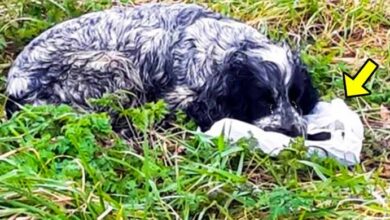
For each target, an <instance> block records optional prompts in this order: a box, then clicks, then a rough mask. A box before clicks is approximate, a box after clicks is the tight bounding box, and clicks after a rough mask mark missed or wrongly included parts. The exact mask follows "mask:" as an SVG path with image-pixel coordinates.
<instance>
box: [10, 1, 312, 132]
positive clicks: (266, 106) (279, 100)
mask: <svg viewBox="0 0 390 220" xmlns="http://www.w3.org/2000/svg"><path fill="white" fill-rule="evenodd" d="M117 90H126V91H129V92H131V93H133V94H135V96H136V98H134V97H132V98H129V100H128V101H127V102H128V103H124V104H126V106H134V105H139V104H142V103H145V102H150V101H155V100H158V99H164V100H165V101H166V102H167V103H168V104H169V107H170V108H171V109H183V110H184V111H185V112H186V113H187V114H188V115H189V116H190V117H192V118H193V119H194V120H195V121H196V122H197V123H198V125H199V126H200V127H201V128H202V129H203V130H204V129H207V128H209V127H210V126H211V125H212V124H213V123H214V122H215V121H216V120H219V119H221V118H224V117H231V118H236V119H240V120H243V121H246V122H250V123H253V124H256V125H258V126H259V127H261V128H264V129H269V130H278V131H281V132H283V133H287V134H291V135H293V133H294V134H295V133H297V132H298V133H302V131H303V128H304V122H303V121H302V117H301V116H302V115H303V114H307V113H309V112H310V111H311V109H312V108H313V107H314V105H315V104H316V102H317V101H318V98H317V93H316V90H315V89H314V88H313V86H312V84H311V80H310V77H309V75H308V74H307V71H306V68H305V67H304V66H303V65H302V63H301V62H300V60H299V57H298V55H297V54H296V53H294V52H292V51H290V49H289V47H288V46H287V45H285V44H277V43H274V42H272V41H270V40H269V39H267V38H266V37H265V36H263V35H261V34H260V33H258V31H256V30H255V29H253V28H252V27H250V26H248V25H246V24H244V23H241V22H239V21H236V20H233V19H230V18H227V17H224V16H222V15H220V14H218V13H215V12H212V11H210V10H208V9H205V8H203V7H200V6H197V5H188V4H174V5H165V4H146V5H142V6H137V7H134V8H113V9H109V10H105V11H101V12H94V13H90V14H86V15H84V16H81V17H79V18H76V19H72V20H69V21H66V22H64V23H61V24H58V25H56V26H55V27H53V28H51V29H49V30H47V31H46V32H44V33H43V34H41V35H40V36H39V37H37V38H36V39H34V40H33V41H32V42H31V43H30V44H29V45H28V46H26V48H25V49H24V50H23V51H22V52H21V53H20V54H19V56H18V57H17V59H16V60H15V62H14V63H13V66H12V68H11V70H10V72H9V74H8V84H7V93H8V95H9V97H10V100H12V101H10V102H8V104H7V113H8V115H11V114H12V113H13V112H14V111H17V109H18V105H16V104H15V103H14V101H15V102H16V103H19V104H21V105H23V104H33V105H41V104H49V103H54V104H58V103H67V104H70V105H72V106H75V107H77V108H81V109H85V110H92V111H93V110H96V109H94V108H93V107H92V106H90V105H89V104H88V103H87V102H86V100H87V99H89V98H98V97H101V96H102V95H103V94H104V93H110V92H115V91H117ZM134 99H136V100H134ZM292 131H294V132H292Z"/></svg>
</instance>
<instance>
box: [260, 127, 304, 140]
mask: <svg viewBox="0 0 390 220" xmlns="http://www.w3.org/2000/svg"><path fill="white" fill-rule="evenodd" d="M264 131H274V132H278V133H282V134H285V135H287V136H290V137H298V136H302V135H303V129H301V128H300V126H298V125H295V124H290V125H284V126H281V127H265V128H264Z"/></svg>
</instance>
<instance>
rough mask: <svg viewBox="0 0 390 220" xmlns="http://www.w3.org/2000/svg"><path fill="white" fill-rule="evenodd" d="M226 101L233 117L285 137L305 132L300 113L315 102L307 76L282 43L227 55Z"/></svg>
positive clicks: (296, 59) (294, 56)
mask: <svg viewBox="0 0 390 220" xmlns="http://www.w3.org/2000/svg"><path fill="white" fill-rule="evenodd" d="M227 63H229V65H228V68H227V72H225V74H226V73H227V76H228V79H227V82H228V83H227V84H228V87H229V91H230V92H229V93H230V94H229V97H231V99H230V100H229V101H227V105H228V108H229V109H232V112H231V115H232V117H234V118H238V119H240V120H244V121H247V122H250V123H252V124H255V125H256V126H258V127H260V128H262V129H264V130H266V131H276V132H281V133H284V134H286V135H289V136H299V135H302V134H304V133H305V130H306V129H305V128H306V126H305V122H304V120H303V118H302V115H305V114H308V113H309V112H310V111H311V110H312V109H313V108H314V106H315V104H316V103H317V102H318V95H317V91H316V90H315V89H314V87H313V85H312V82H311V79H310V76H309V75H308V72H307V70H306V68H305V66H304V65H303V64H302V63H301V61H300V59H299V55H298V54H295V53H292V52H291V51H290V49H289V47H288V46H287V45H285V44H283V45H276V44H267V45H265V46H262V47H254V48H249V49H248V48H246V49H243V50H239V51H235V52H234V54H232V56H231V57H230V58H229V61H228V62H227Z"/></svg>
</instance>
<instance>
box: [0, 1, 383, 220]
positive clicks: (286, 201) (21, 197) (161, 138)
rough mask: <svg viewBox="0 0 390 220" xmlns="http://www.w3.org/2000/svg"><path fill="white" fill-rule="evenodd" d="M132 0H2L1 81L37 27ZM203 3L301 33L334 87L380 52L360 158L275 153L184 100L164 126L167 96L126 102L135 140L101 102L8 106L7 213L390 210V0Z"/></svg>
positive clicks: (305, 215)
mask: <svg viewBox="0 0 390 220" xmlns="http://www.w3.org/2000/svg"><path fill="white" fill-rule="evenodd" d="M125 3H126V1H121V3H120V2H111V1H105V0H100V1H99V0H95V1H93V0H86V1H78V0H62V1H60V0H43V1H31V0H10V1H6V2H5V1H3V2H1V3H0V72H1V73H0V76H1V77H2V78H1V82H0V90H1V91H0V94H3V91H4V83H5V76H6V73H7V70H8V68H9V67H10V65H11V63H12V60H13V59H14V58H15V56H16V55H17V53H18V52H19V51H20V50H21V49H22V48H23V46H24V45H26V44H27V43H28V42H29V40H31V39H32V38H33V37H35V36H37V35H38V34H39V33H41V32H42V31H43V30H45V29H47V28H49V27H50V26H52V25H54V24H56V23H59V22H61V21H63V20H66V19H69V18H71V17H75V16H78V15H81V14H83V13H86V12H88V11H95V10H101V9H103V8H109V7H111V6H112V5H113V4H125ZM198 3H201V2H198ZM127 4H130V5H131V4H132V3H127ZM204 4H205V5H207V6H208V7H210V8H212V9H213V10H215V11H219V12H221V13H223V14H226V15H229V16H232V17H235V18H238V19H240V20H243V21H245V22H247V23H248V24H250V25H252V26H254V27H255V28H257V29H259V31H262V32H263V33H266V34H267V35H268V36H270V37H271V38H273V39H275V40H279V39H283V40H287V41H289V42H290V43H291V44H292V45H294V46H295V47H299V48H300V49H301V51H302V57H303V58H304V60H305V63H307V65H308V66H309V68H310V71H311V73H312V76H313V79H314V82H315V84H316V86H317V88H319V90H320V93H321V96H322V99H323V100H330V99H332V98H335V97H344V91H343V82H342V72H348V73H354V72H356V71H357V70H358V69H359V67H360V65H362V64H363V63H364V61H365V60H366V59H367V58H372V59H374V60H375V61H376V62H377V63H379V64H380V68H379V70H378V71H377V72H376V73H375V75H374V77H372V79H371V80H370V82H369V83H368V88H369V89H371V90H372V95H370V96H366V97H360V98H354V99H349V100H347V102H348V104H349V105H350V106H351V107H352V108H353V109H354V110H356V111H357V112H358V113H359V114H360V116H361V118H362V120H363V122H364V124H365V128H366V129H365V130H366V132H365V137H366V140H365V142H364V148H363V155H362V160H363V161H362V163H361V164H359V165H357V166H355V167H352V168H347V167H344V166H341V165H339V164H338V163H337V162H336V161H334V160H332V159H320V158H317V157H315V156H313V157H311V158H307V157H306V156H305V155H306V154H305V152H306V149H305V148H304V147H302V140H299V139H298V140H296V143H294V144H292V145H291V146H290V147H289V148H288V149H287V150H285V151H283V152H282V153H281V154H280V155H279V156H278V157H276V158H270V157H268V156H267V155H264V154H263V153H262V152H259V151H257V150H254V149H253V144H252V142H251V140H242V141H240V142H239V143H236V144H229V143H226V142H225V141H223V139H222V138H221V137H220V138H216V139H209V138H207V137H205V136H204V135H202V134H200V133H197V132H194V130H195V129H194V128H195V127H194V125H193V124H192V123H191V122H188V121H187V120H185V119H184V117H183V115H182V114H180V113H178V117H177V120H176V123H175V126H174V127H173V128H172V129H169V130H164V129H162V128H160V127H158V126H157V124H158V122H159V121H160V119H161V118H162V117H163V116H164V115H165V114H166V110H165V107H164V103H160V102H159V103H154V104H148V105H146V106H144V107H142V108H139V109H119V110H120V111H122V112H123V113H124V114H125V115H127V116H129V118H130V120H131V121H132V122H133V123H134V124H135V125H136V128H137V132H138V133H140V134H143V135H141V137H142V138H139V139H137V140H134V141H132V142H127V141H125V140H122V139H120V138H119V137H118V136H117V135H116V134H115V133H114V132H112V130H111V127H110V124H109V117H108V116H107V115H106V114H104V113H94V114H81V113H77V112H75V111H74V110H73V109H71V108H70V107H68V106H41V107H31V106H30V107H27V108H26V109H25V110H24V111H22V112H20V113H19V114H17V115H15V116H14V117H13V118H12V119H10V120H6V119H5V118H4V116H0V118H1V119H0V120H1V121H2V122H1V124H0V218H1V219H286V218H287V219H320V218H324V219H336V218H337V219H365V218H376V219H389V218H390V205H389V204H390V202H389V199H390V196H389V193H390V191H389V189H390V188H389V186H390V184H389V178H390V175H389V172H390V162H389V147H390V131H389V129H387V130H386V129H385V126H384V123H383V120H382V119H381V117H380V114H379V113H380V106H381V105H382V104H385V105H386V104H388V103H390V2H388V1H386V0H377V1H368V0H362V1H347V0H331V1H328V0H321V1H315V0H295V1H293V0H277V1H272V0H264V1H254V0H246V1H233V0H226V1H211V2H209V3H204ZM4 99H5V97H4V95H1V96H0V104H1V105H3V103H4ZM100 103H106V104H107V103H109V104H110V105H111V104H115V99H114V98H113V97H112V96H107V97H105V98H104V99H103V100H101V102H100ZM0 109H1V107H0ZM0 112H3V111H0Z"/></svg>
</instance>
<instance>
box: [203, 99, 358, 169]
mask: <svg viewBox="0 0 390 220" xmlns="http://www.w3.org/2000/svg"><path fill="white" fill-rule="evenodd" d="M304 119H305V120H306V122H307V133H308V134H311V135H314V134H318V133H321V132H327V133H330V139H327V140H321V141H315V140H306V141H305V146H307V147H308V153H309V154H313V153H314V152H317V154H318V155H320V156H322V157H325V156H329V157H334V158H336V159H337V160H338V161H340V162H341V163H343V164H345V165H354V164H357V163H360V152H361V149H362V144H363V139H364V131H363V124H362V122H361V120H360V118H359V116H358V115H357V114H356V113H355V112H353V111H352V110H350V109H349V107H348V106H347V105H346V104H345V103H344V101H343V100H341V99H334V100H332V101H331V102H330V103H327V102H319V103H318V104H317V105H316V106H315V108H314V109H313V111H312V113H311V114H309V115H306V116H305V117H304ZM222 133H223V134H224V136H225V138H227V139H228V140H231V141H233V142H235V141H237V140H239V139H241V138H243V137H253V138H255V139H256V140H257V143H258V146H257V147H259V148H260V149H261V150H262V151H263V152H264V153H266V154H269V155H271V156H276V155H278V154H279V152H280V151H281V150H283V149H284V148H285V147H286V146H288V145H289V143H290V142H291V141H292V138H291V137H289V136H286V135H284V134H280V133H277V132H271V131H264V130H262V129H260V128H258V127H256V126H254V125H251V124H248V123H245V122H242V121H239V120H235V119H230V118H224V119H222V120H220V121H218V122H216V123H215V124H214V125H213V126H212V127H211V128H210V130H208V131H206V132H205V134H206V135H209V136H212V137H217V136H219V135H221V134H222Z"/></svg>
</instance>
